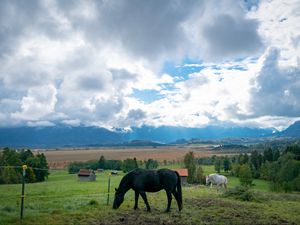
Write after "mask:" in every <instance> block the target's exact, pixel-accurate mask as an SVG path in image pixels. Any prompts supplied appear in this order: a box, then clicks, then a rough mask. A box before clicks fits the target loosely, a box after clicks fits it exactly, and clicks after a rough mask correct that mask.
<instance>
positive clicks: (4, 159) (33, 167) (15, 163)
mask: <svg viewBox="0 0 300 225" xmlns="http://www.w3.org/2000/svg"><path fill="white" fill-rule="evenodd" d="M22 165H27V167H28V168H27V169H26V176H25V182H27V183H33V182H41V181H44V180H45V179H46V178H47V177H48V175H49V170H48V169H49V167H48V163H47V160H46V157H45V155H44V154H43V153H42V154H40V153H38V154H36V155H34V154H33V153H32V151H31V150H29V149H23V150H20V151H17V150H14V149H9V148H4V149H3V151H1V152H0V184H16V183H21V181H22Z"/></svg>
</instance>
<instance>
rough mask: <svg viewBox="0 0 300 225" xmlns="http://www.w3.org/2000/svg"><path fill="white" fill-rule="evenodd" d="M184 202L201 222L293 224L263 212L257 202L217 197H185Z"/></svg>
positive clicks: (261, 224) (256, 224)
mask: <svg viewBox="0 0 300 225" xmlns="http://www.w3.org/2000/svg"><path fill="white" fill-rule="evenodd" d="M185 204H186V206H187V207H188V208H190V207H191V206H192V207H193V211H196V212H197V211H198V216H199V217H200V220H201V222H202V224H244V225H247V224H249V225H263V224H274V225H288V224H295V223H293V222H289V221H287V220H286V219H284V218H282V217H281V216H280V215H278V214H271V215H270V214H265V213H264V209H263V208H261V207H260V205H258V204H251V203H242V202H238V201H224V200H222V199H218V198H198V199H187V200H186V201H185ZM191 210H192V209H191ZM191 216H192V215H191Z"/></svg>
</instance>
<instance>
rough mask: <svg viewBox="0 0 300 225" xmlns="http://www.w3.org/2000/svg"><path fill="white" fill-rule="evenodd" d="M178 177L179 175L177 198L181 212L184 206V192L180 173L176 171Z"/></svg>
mask: <svg viewBox="0 0 300 225" xmlns="http://www.w3.org/2000/svg"><path fill="white" fill-rule="evenodd" d="M175 173H176V175H177V178H178V179H177V184H176V187H177V196H178V207H179V211H180V210H182V207H183V204H182V190H181V178H180V176H179V173H178V172H177V171H175Z"/></svg>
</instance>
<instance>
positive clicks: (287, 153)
mask: <svg viewBox="0 0 300 225" xmlns="http://www.w3.org/2000/svg"><path fill="white" fill-rule="evenodd" d="M197 162H198V164H200V165H201V164H206V165H208V164H210V165H214V166H215V170H216V171H217V172H218V173H220V172H221V170H223V171H224V172H227V173H229V174H230V175H233V176H237V177H240V182H241V184H242V185H245V186H251V184H252V180H253V179H254V178H255V179H263V180H268V181H270V188H271V190H273V191H282V190H283V191H285V192H289V191H300V146H299V145H291V146H287V147H286V148H285V149H282V150H278V149H272V148H267V149H265V150H264V151H262V152H258V151H251V153H250V154H247V153H244V154H242V153H241V154H239V155H235V156H231V157H229V156H221V157H217V156H213V157H210V158H206V159H203V158H202V159H197Z"/></svg>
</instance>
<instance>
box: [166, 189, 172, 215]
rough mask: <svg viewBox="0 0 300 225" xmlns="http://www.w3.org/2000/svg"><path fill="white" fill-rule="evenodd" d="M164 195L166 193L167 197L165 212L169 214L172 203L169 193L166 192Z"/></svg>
mask: <svg viewBox="0 0 300 225" xmlns="http://www.w3.org/2000/svg"><path fill="white" fill-rule="evenodd" d="M166 193H167V197H168V206H167V209H166V212H170V208H171V202H172V194H171V192H169V191H166Z"/></svg>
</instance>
